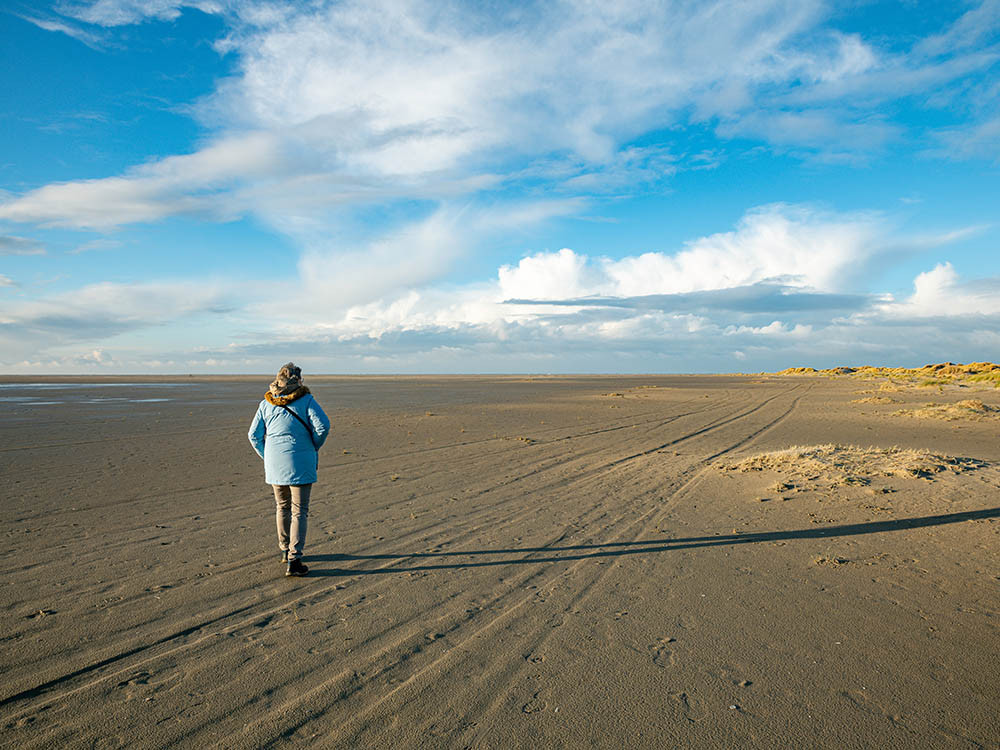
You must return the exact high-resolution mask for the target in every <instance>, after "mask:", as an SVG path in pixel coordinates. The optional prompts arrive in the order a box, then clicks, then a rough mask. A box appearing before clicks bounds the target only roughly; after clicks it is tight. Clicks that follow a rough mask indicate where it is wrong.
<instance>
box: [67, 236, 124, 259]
mask: <svg viewBox="0 0 1000 750" xmlns="http://www.w3.org/2000/svg"><path fill="white" fill-rule="evenodd" d="M121 246H122V242H121V241H120V240H112V239H107V238H101V239H96V240H89V241H87V242H84V243H82V244H80V245H77V246H76V247H74V248H73V249H72V250H69V251H67V252H68V253H69V254H70V255H79V254H80V253H89V252H92V251H94V250H114V249H115V248H119V247H121Z"/></svg>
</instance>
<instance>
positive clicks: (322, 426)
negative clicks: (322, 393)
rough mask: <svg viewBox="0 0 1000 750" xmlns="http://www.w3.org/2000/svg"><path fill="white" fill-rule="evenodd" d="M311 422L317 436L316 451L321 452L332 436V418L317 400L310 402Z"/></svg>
mask: <svg viewBox="0 0 1000 750" xmlns="http://www.w3.org/2000/svg"><path fill="white" fill-rule="evenodd" d="M309 421H310V422H312V426H313V434H314V435H315V436H316V440H315V444H316V450H319V449H320V448H321V447H323V443H325V442H326V439H327V437H329V435H330V418H329V417H328V416H326V412H324V411H323V407H322V406H320V405H319V402H318V401H317V400H316V399H315V398H314V399H312V400H311V401H310V402H309Z"/></svg>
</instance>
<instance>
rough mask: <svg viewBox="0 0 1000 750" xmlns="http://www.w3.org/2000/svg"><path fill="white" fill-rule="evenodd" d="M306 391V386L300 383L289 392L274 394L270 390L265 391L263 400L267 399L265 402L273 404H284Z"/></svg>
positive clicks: (306, 392)
mask: <svg viewBox="0 0 1000 750" xmlns="http://www.w3.org/2000/svg"><path fill="white" fill-rule="evenodd" d="M308 393H309V389H308V388H306V387H305V386H304V385H300V386H299V387H298V388H296V389H295V390H294V391H292V392H291V393H285V394H283V395H281V396H275V395H274V394H273V393H271V391H267V392H266V393H265V394H264V400H265V401H267V403H269V404H272V405H274V406H284V405H285V404H290V403H292V401H295V399H298V398H302V397H303V396H305V395H307V394H308Z"/></svg>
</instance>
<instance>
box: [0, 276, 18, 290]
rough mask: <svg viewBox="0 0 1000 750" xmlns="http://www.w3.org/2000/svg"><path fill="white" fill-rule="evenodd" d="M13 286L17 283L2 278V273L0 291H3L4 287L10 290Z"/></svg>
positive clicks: (7, 278)
mask: <svg viewBox="0 0 1000 750" xmlns="http://www.w3.org/2000/svg"><path fill="white" fill-rule="evenodd" d="M15 286H18V283H17V282H16V281H14V279H12V278H10V277H9V276H4V275H3V274H2V273H0V289H3V288H5V287H7V288H10V287H15Z"/></svg>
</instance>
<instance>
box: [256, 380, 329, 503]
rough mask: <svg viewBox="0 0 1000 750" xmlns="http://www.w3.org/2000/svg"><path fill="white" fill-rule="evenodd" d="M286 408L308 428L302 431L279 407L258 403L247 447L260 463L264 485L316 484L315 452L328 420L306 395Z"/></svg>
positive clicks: (294, 419)
mask: <svg viewBox="0 0 1000 750" xmlns="http://www.w3.org/2000/svg"><path fill="white" fill-rule="evenodd" d="M286 406H287V407H288V408H289V409H291V410H292V411H294V412H295V413H296V414H298V415H299V416H300V417H301V418H302V419H303V420H305V422H306V423H307V424H311V425H312V437H310V436H309V435H308V434H307V433H306V428H305V427H304V426H303V425H302V424H301V423H300V422H299V420H297V419H296V418H295V417H293V416H292V415H291V414H289V413H288V412H286V411H285V410H284V409H282V408H281V407H280V406H275V405H274V404H271V403H268V402H267V401H261V402H260V406H258V407H257V414H255V415H254V418H253V422H251V424H250V432H249V433H248V435H247V437H249V438H250V444H251V445H253V449H254V450H255V451H257V455H258V456H260V457H261V458H263V459H264V481H265V482H267V483H268V484H312V483H313V482H315V481H316V465H317V461H318V458H319V456H318V453H317V451H318V450H319V448H320V447H321V446H322V445H323V443H324V442H325V441H326V438H327V436H328V435H329V434H330V420H329V418H328V417H327V416H326V414H325V413H324V412H323V409H322V408H321V407H320V405H319V403H318V402H317V401H316V399H314V398H313V397H312V394H306V395H304V396H301V397H300V398H297V399H295V400H294V401H292V402H290V403H288V404H286Z"/></svg>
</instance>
